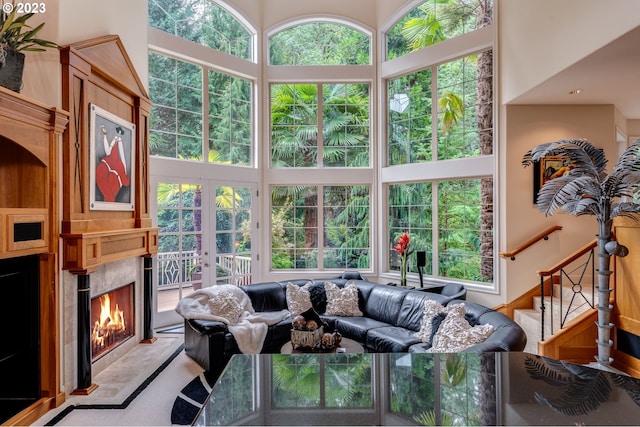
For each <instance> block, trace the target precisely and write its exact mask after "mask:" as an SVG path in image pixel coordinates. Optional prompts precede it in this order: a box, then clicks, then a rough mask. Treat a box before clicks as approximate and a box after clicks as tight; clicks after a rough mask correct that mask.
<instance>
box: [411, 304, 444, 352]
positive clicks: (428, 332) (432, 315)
mask: <svg viewBox="0 0 640 427" xmlns="http://www.w3.org/2000/svg"><path fill="white" fill-rule="evenodd" d="M442 313H446V307H445V306H444V305H442V304H440V303H439V302H438V301H435V300H432V299H429V298H427V299H425V300H424V314H423V315H422V321H421V322H420V330H419V331H418V332H416V333H415V336H416V338H418V339H419V340H420V341H422V342H423V343H426V344H429V345H431V342H432V340H433V335H434V334H435V332H436V331H437V330H438V326H439V325H440V323H439V322H437V320H438V317H439V316H438V315H440V314H442ZM434 322H436V323H437V324H436V325H435V326H436V327H435V329H434Z"/></svg>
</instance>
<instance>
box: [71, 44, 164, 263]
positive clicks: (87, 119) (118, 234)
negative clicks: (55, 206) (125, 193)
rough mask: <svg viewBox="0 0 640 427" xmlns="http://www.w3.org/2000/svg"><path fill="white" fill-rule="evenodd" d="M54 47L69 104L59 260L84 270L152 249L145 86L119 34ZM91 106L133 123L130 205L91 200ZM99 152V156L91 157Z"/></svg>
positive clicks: (154, 238) (154, 246)
mask: <svg viewBox="0 0 640 427" xmlns="http://www.w3.org/2000/svg"><path fill="white" fill-rule="evenodd" d="M60 52H61V56H60V58H61V62H62V98H63V99H62V106H63V107H64V108H66V109H68V110H69V112H70V125H69V127H68V128H67V130H66V132H65V133H64V135H63V153H62V154H63V155H62V158H63V203H62V214H63V218H62V230H61V231H62V234H61V236H62V243H63V244H62V247H63V249H62V250H63V254H62V268H63V269H64V270H69V271H70V272H72V273H74V274H90V273H91V272H93V271H95V269H96V268H97V267H99V266H101V265H104V264H106V263H110V262H114V261H119V260H123V259H127V258H131V257H137V256H142V257H150V256H153V255H155V254H157V251H158V248H157V246H158V230H157V228H153V227H152V224H151V217H150V214H149V185H150V184H149V178H148V177H149V173H148V165H149V161H148V159H149V145H148V139H149V135H148V134H149V114H150V111H151V101H150V99H149V97H148V95H147V93H146V89H145V88H144V86H143V85H142V83H141V81H140V79H139V77H138V75H137V73H136V71H135V69H134V68H133V65H132V62H131V60H130V59H129V57H128V55H127V52H126V50H125V48H124V45H123V44H122V42H121V41H120V39H119V37H118V36H115V35H109V36H103V37H98V38H95V39H91V40H87V41H82V42H79V43H75V44H72V45H69V46H66V47H63V48H61V50H60ZM92 106H96V107H100V109H101V110H103V111H106V112H108V114H109V115H110V117H111V118H113V119H114V120H121V121H122V122H125V123H130V124H131V125H132V131H131V134H132V141H131V142H132V144H131V145H132V146H133V148H132V150H131V152H132V158H130V159H129V162H127V163H126V164H127V165H128V167H129V168H130V173H131V176H130V177H129V178H130V184H129V187H130V188H131V192H130V193H129V194H130V196H129V197H130V200H127V202H126V203H121V204H124V205H127V204H128V205H129V206H133V208H132V209H128V210H120V209H109V208H104V207H103V208H96V207H94V203H92V192H94V193H96V194H97V193H98V192H99V190H98V188H97V186H96V183H97V180H95V178H94V180H95V181H92V178H91V177H92V176H94V177H95V174H96V172H95V170H96V169H95V167H92V162H91V159H92V157H91V156H93V159H96V157H98V156H97V154H96V153H97V152H98V149H97V146H98V145H101V143H99V140H98V138H96V139H95V140H92V137H91V136H92V135H94V138H95V135H96V132H97V131H96V129H92V128H91V126H92V124H91V117H92V116H91V114H92V113H91V111H93V110H94V107H92ZM97 127H98V126H97V124H96V128H97ZM109 139H111V136H110V137H109ZM93 150H95V151H93ZM125 153H126V150H125ZM100 160H102V159H101V158H100V157H98V158H97V159H96V160H95V162H96V164H99V163H100ZM109 168H110V166H109ZM109 170H111V169H109ZM122 190H124V189H121V191H122ZM100 194H101V193H100ZM96 200H97V199H96ZM105 201H106V199H105ZM105 204H108V203H102V205H105Z"/></svg>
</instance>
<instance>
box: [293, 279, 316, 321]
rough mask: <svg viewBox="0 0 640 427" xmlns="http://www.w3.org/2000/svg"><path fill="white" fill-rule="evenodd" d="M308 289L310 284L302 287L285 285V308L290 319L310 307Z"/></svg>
mask: <svg viewBox="0 0 640 427" xmlns="http://www.w3.org/2000/svg"><path fill="white" fill-rule="evenodd" d="M310 287H311V284H310V283H307V284H306V285H304V286H298V285H295V284H293V283H287V308H288V309H289V312H290V313H291V317H292V318H293V317H296V316H297V315H298V314H300V313H304V312H305V311H307V310H309V309H310V308H311V307H312V305H311V296H310V294H309V288H310Z"/></svg>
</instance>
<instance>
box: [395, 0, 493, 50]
mask: <svg viewBox="0 0 640 427" xmlns="http://www.w3.org/2000/svg"><path fill="white" fill-rule="evenodd" d="M482 3H487V5H482ZM492 3H493V2H492V1H491V0H427V1H425V2H423V3H422V4H421V5H419V6H418V7H416V8H415V9H413V10H412V11H411V12H409V13H408V14H407V15H405V16H404V17H403V18H402V19H400V20H399V21H398V22H397V23H396V24H395V25H394V26H393V28H391V30H389V32H388V33H387V59H394V58H397V57H399V56H402V55H405V54H407V53H409V52H412V51H415V50H418V49H420V48H422V47H424V46H431V45H434V44H436V43H440V42H442V41H444V40H447V39H450V38H453V37H457V36H460V35H462V34H465V33H468V32H471V31H473V30H475V29H476V28H477V27H478V15H479V9H482V8H489V9H490V8H491V4H492Z"/></svg>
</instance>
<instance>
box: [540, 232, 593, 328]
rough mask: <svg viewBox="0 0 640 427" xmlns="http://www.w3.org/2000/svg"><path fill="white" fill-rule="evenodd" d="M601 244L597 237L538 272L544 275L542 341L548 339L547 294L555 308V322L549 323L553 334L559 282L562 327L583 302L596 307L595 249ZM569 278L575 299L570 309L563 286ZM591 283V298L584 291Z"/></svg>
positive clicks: (541, 279) (541, 286)
mask: <svg viewBox="0 0 640 427" xmlns="http://www.w3.org/2000/svg"><path fill="white" fill-rule="evenodd" d="M597 244H598V243H597V240H596V239H594V240H593V241H592V242H590V243H588V244H586V245H585V246H583V247H582V248H580V249H578V250H577V251H576V252H574V253H573V254H572V255H570V256H568V257H567V258H565V259H563V260H562V261H560V262H558V263H557V264H556V265H554V266H553V267H551V268H549V269H547V270H541V271H538V276H540V301H541V302H540V320H541V322H542V324H541V331H542V332H541V337H540V340H541V341H544V336H545V333H544V329H545V311H546V309H547V304H546V301H545V298H547V297H548V299H549V309H550V310H551V321H550V322H549V326H550V329H551V331H550V332H551V335H553V323H554V320H555V319H554V315H553V313H554V311H553V297H554V295H553V294H554V285H555V284H558V285H559V288H560V298H559V301H560V303H559V304H560V307H559V313H560V329H562V328H563V327H564V325H565V323H566V322H567V321H568V320H570V319H569V315H570V314H571V313H572V309H573V310H575V309H577V308H578V307H579V306H580V305H581V304H588V305H589V306H590V307H591V308H594V307H595V306H596V301H595V297H596V292H595V291H596V267H595V248H596V247H597ZM565 279H566V280H567V281H568V282H569V283H570V285H571V291H572V294H571V299H570V301H569V305H568V307H567V309H566V311H565V310H564V308H563V305H564V303H563V301H564V295H563V289H564V287H563V286H564V282H565ZM545 283H547V284H548V286H549V292H548V295H546V292H545ZM585 283H586V286H585ZM589 285H590V288H591V297H590V298H587V296H586V295H585V293H584V290H585V287H586V288H587V291H588V288H589ZM567 287H568V286H567Z"/></svg>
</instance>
